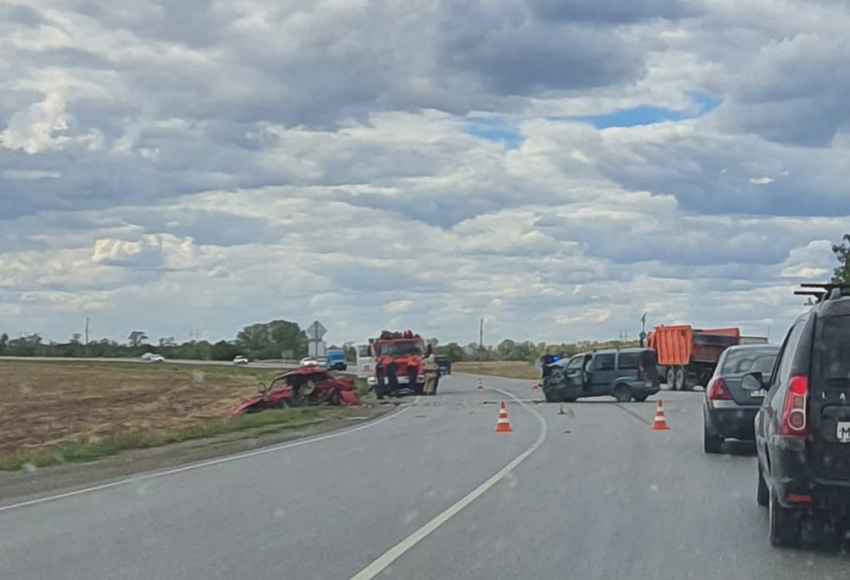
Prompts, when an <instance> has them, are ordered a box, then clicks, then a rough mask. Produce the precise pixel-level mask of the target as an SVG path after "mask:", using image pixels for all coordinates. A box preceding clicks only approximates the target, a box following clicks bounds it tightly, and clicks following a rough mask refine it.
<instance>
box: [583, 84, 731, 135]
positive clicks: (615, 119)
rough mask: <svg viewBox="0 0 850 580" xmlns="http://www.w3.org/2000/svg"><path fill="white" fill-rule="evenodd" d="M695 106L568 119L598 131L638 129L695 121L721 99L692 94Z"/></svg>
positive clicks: (711, 109)
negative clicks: (587, 124) (645, 126)
mask: <svg viewBox="0 0 850 580" xmlns="http://www.w3.org/2000/svg"><path fill="white" fill-rule="evenodd" d="M689 97H690V98H691V101H692V103H693V106H692V107H690V108H689V109H685V110H681V111H674V110H671V109H664V108H661V107H651V106H642V107H635V108H634V109H625V110H622V111H616V112H613V113H608V114H605V115H589V116H586V117H568V118H567V120H570V121H581V122H585V123H590V124H591V125H593V126H594V127H596V128H597V129H608V128H610V127H637V126H640V125H654V124H656V123H664V122H666V121H683V120H685V119H695V118H697V117H701V116H703V115H705V114H706V113H708V112H710V111H713V110H714V109H716V108H717V107H718V106H719V105H720V103H721V102H722V100H721V99H718V98H716V97H713V96H712V95H709V94H707V93H691V94H690V95H689Z"/></svg>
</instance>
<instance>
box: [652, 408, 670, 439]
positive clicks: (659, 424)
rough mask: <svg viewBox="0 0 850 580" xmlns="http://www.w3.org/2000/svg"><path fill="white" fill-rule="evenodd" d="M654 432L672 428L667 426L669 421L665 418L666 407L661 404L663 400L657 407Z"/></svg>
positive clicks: (653, 424) (653, 426) (653, 423)
mask: <svg viewBox="0 0 850 580" xmlns="http://www.w3.org/2000/svg"><path fill="white" fill-rule="evenodd" d="M652 430H653V431H669V430H670V427H668V426H667V419H666V418H665V417H664V405H663V404H662V403H661V400H659V401H658V405H657V406H656V407H655V420H654V421H653V422H652Z"/></svg>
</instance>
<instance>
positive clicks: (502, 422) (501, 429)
mask: <svg viewBox="0 0 850 580" xmlns="http://www.w3.org/2000/svg"><path fill="white" fill-rule="evenodd" d="M513 432H514V430H513V429H511V422H510V421H509V420H508V407H507V405H505V402H504V401H502V405H501V406H500V407H499V418H498V420H496V433H513Z"/></svg>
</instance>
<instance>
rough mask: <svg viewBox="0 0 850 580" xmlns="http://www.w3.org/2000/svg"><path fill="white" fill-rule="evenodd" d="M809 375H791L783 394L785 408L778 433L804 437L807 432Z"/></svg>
mask: <svg viewBox="0 0 850 580" xmlns="http://www.w3.org/2000/svg"><path fill="white" fill-rule="evenodd" d="M808 403H809V377H803V376H798V377H791V382H790V383H789V384H788V392H787V393H786V394H785V408H784V409H783V410H782V423H781V424H780V425H779V434H780V435H785V436H790V437H805V436H806V435H808V434H809V421H808V417H807V414H808Z"/></svg>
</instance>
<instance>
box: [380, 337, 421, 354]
mask: <svg viewBox="0 0 850 580" xmlns="http://www.w3.org/2000/svg"><path fill="white" fill-rule="evenodd" d="M424 352H425V349H424V347H423V346H422V343H421V342H417V341H411V342H403V341H396V342H383V343H379V344H378V355H379V356H394V357H402V356H412V355H419V356H421V355H423V354H424Z"/></svg>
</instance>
